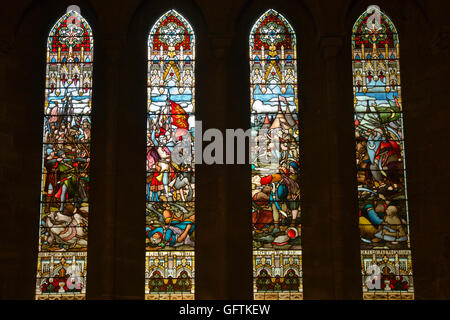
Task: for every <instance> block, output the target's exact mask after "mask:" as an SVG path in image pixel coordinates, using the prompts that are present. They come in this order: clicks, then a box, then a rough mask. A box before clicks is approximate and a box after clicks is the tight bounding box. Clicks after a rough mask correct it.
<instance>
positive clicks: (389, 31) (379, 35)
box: [352, 6, 398, 48]
mask: <svg viewBox="0 0 450 320" xmlns="http://www.w3.org/2000/svg"><path fill="white" fill-rule="evenodd" d="M352 34H353V35H352V45H353V46H354V48H361V46H363V45H364V46H365V47H368V46H374V45H375V46H376V47H377V48H386V47H388V48H395V47H396V46H397V45H398V34H397V29H396V28H395V26H394V24H393V23H392V21H391V19H390V18H389V17H388V16H387V15H386V14H385V13H384V12H382V11H381V10H380V8H379V7H378V6H369V7H368V8H367V10H366V11H364V12H363V13H362V14H361V15H360V16H359V18H358V19H357V20H356V22H355V24H354V25H353V29H352Z"/></svg>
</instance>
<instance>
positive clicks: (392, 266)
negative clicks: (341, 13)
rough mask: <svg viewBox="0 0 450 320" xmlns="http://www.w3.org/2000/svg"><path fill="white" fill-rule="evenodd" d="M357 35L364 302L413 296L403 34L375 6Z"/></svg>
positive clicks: (362, 20)
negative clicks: (401, 71) (404, 111)
mask: <svg viewBox="0 0 450 320" xmlns="http://www.w3.org/2000/svg"><path fill="white" fill-rule="evenodd" d="M352 32H353V34H352V59H353V61H352V63H353V93H354V100H353V106H354V112H355V117H354V121H355V140H356V164H357V184H358V202H359V213H358V214H359V230H360V235H361V242H360V247H361V267H362V278H363V279H362V280H363V297H364V299H413V298H414V287H413V276H412V262H411V249H410V239H409V219H408V200H407V199H408V198H407V192H406V172H405V153H404V150H405V149H404V136H403V108H402V98H401V86H400V65H399V61H400V60H399V59H400V51H399V38H398V34H397V30H396V28H395V26H394V24H393V23H392V21H391V20H390V19H389V17H388V16H387V15H386V14H384V13H383V12H381V11H380V9H379V8H378V7H377V6H370V7H369V8H368V9H367V10H366V11H365V12H364V13H363V14H362V15H361V16H360V17H359V18H358V20H357V21H356V23H355V24H354V26H353V31H352Z"/></svg>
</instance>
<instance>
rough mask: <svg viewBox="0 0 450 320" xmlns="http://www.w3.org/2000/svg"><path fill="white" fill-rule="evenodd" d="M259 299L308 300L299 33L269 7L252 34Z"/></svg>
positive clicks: (254, 208) (254, 225)
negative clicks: (302, 212)
mask: <svg viewBox="0 0 450 320" xmlns="http://www.w3.org/2000/svg"><path fill="white" fill-rule="evenodd" d="M249 49H250V98H251V103H250V106H251V119H250V121H251V128H252V131H253V136H254V139H256V142H257V143H254V144H252V149H251V153H252V157H251V158H252V164H251V170H252V232H253V292H254V298H255V299H257V300H260V299H261V300H263V299H279V300H297V299H302V298H303V284H302V247H301V225H300V188H299V174H300V163H299V121H298V98H297V49H296V36H295V32H294V30H293V29H292V27H291V25H290V24H289V22H288V21H287V20H286V19H285V18H284V17H283V16H282V15H281V14H280V13H278V12H276V11H274V10H268V11H267V12H265V13H264V14H263V15H262V16H261V17H260V18H259V19H258V20H257V21H256V23H255V24H254V26H253V28H252V30H251V33H250V42H249Z"/></svg>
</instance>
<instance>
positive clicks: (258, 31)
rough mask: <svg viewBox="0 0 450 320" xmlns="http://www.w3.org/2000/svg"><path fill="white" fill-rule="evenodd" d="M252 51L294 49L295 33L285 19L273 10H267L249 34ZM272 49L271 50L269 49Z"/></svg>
mask: <svg viewBox="0 0 450 320" xmlns="http://www.w3.org/2000/svg"><path fill="white" fill-rule="evenodd" d="M250 43H251V44H252V45H253V50H261V49H262V48H263V47H264V49H263V50H272V51H274V50H280V49H281V48H282V47H283V49H292V48H295V45H296V39H295V32H294V29H293V28H292V26H291V24H290V23H289V22H288V21H287V19H286V18H285V17H284V16H283V15H282V14H280V13H278V12H277V11H275V10H273V9H269V10H267V11H266V12H265V13H264V14H263V15H261V17H259V19H258V20H257V21H256V22H255V24H254V25H253V28H252V30H251V32H250ZM271 47H272V48H271Z"/></svg>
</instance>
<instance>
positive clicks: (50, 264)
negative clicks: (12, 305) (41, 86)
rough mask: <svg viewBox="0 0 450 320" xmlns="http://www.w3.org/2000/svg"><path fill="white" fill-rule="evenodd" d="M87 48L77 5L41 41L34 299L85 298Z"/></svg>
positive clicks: (88, 135) (88, 125)
mask: <svg viewBox="0 0 450 320" xmlns="http://www.w3.org/2000/svg"><path fill="white" fill-rule="evenodd" d="M93 45H94V44H93V37H92V30H91V28H90V26H89V24H88V23H87V22H86V20H85V19H84V18H83V17H82V16H81V15H80V9H79V8H78V7H77V6H70V7H69V8H68V10H67V13H66V14H64V15H63V16H62V17H61V18H60V19H59V20H58V21H57V22H56V24H55V25H54V26H53V28H52V29H51V31H50V33H49V37H48V41H47V69H46V84H45V101H44V108H43V113H44V117H43V118H44V119H43V120H44V125H43V137H42V160H41V161H42V169H41V170H42V171H41V172H42V175H41V200H40V220H39V254H38V262H37V276H36V296H35V297H36V299H84V298H85V296H86V275H87V243H88V239H87V238H88V216H89V204H90V199H89V190H90V159H91V117H90V114H91V108H92V70H93V62H92V61H93ZM63 226H66V227H63ZM67 226H69V227H67Z"/></svg>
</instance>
